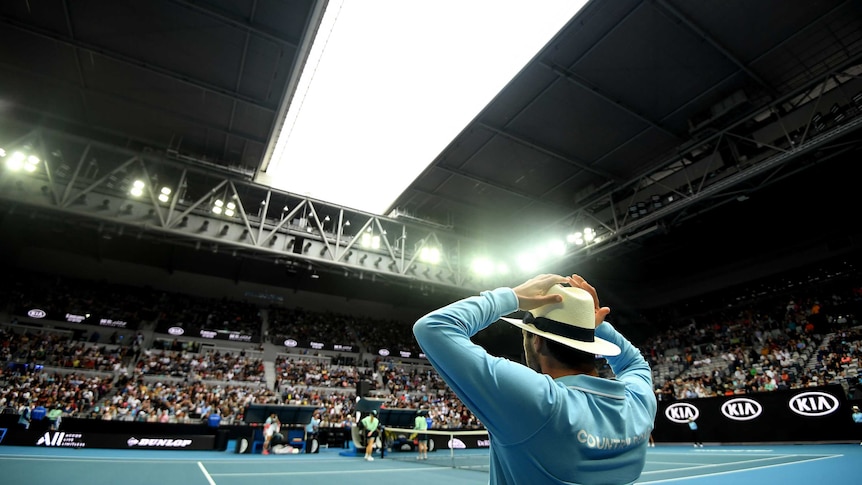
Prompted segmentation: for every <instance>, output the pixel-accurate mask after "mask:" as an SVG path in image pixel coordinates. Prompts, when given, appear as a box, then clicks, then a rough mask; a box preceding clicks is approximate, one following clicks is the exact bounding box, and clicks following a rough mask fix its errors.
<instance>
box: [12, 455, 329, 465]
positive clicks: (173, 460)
mask: <svg viewBox="0 0 862 485" xmlns="http://www.w3.org/2000/svg"><path fill="white" fill-rule="evenodd" d="M4 458H9V459H14V460H32V461H83V462H100V461H110V462H112V463H135V462H140V461H146V462H149V463H177V462H198V461H205V462H207V463H232V462H243V463H288V462H287V461H284V462H282V461H275V460H273V461H270V460H268V459H266V458H257V457H254V456H248V457H244V458H239V457H238V458H204V459H200V458H146V457H144V458H119V457H104V458H97V457H91V458H81V457H76V456H63V455H60V456H33V455H0V460H3V459H4ZM312 461H313V462H324V461H326V462H328V461H333V459H332V458H305V457H303V458H302V460H301V461H300V462H299V463H308V462H312Z"/></svg>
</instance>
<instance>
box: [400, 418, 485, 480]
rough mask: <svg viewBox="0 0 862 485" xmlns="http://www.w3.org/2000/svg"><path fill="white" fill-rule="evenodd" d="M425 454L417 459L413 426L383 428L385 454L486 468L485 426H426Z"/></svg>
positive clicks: (466, 467)
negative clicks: (483, 428) (437, 427)
mask: <svg viewBox="0 0 862 485" xmlns="http://www.w3.org/2000/svg"><path fill="white" fill-rule="evenodd" d="M423 433H424V434H425V435H427V437H428V454H427V455H428V458H427V459H425V460H419V459H418V457H419V451H418V444H419V442H418V435H417V431H416V430H414V429H407V428H392V427H386V428H384V433H383V434H384V439H385V455H384V456H385V458H388V459H392V460H404V461H412V462H416V463H421V464H423V465H436V466H445V467H451V468H462V469H470V470H478V471H485V472H487V471H488V470H489V469H490V462H489V457H488V451H489V446H490V437H489V436H488V431H487V430H431V429H429V430H426V431H423Z"/></svg>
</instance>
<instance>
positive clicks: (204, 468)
mask: <svg viewBox="0 0 862 485" xmlns="http://www.w3.org/2000/svg"><path fill="white" fill-rule="evenodd" d="M198 468H200V469H201V471H202V472H203V473H204V476H205V477H207V481H208V482H210V485H216V482H215V480H213V477H211V476H210V474H209V472H208V471H207V469H206V467H204V464H203V463H201V462H198Z"/></svg>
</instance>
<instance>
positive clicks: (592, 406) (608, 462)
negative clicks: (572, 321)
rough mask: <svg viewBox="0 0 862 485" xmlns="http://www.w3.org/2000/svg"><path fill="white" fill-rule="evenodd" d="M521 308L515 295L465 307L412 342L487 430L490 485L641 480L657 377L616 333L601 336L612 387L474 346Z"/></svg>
mask: <svg viewBox="0 0 862 485" xmlns="http://www.w3.org/2000/svg"><path fill="white" fill-rule="evenodd" d="M517 309H518V299H517V297H516V296H515V292H514V291H513V290H512V289H511V288H497V289H495V290H491V291H485V292H482V293H481V294H480V295H479V296H473V297H469V298H465V299H463V300H460V301H458V302H455V303H452V304H450V305H448V306H446V307H443V308H441V309H439V310H436V311H433V312H431V313H429V314H427V315H425V316H424V317H422V318H420V319H419V320H418V321H417V322H416V323H415V324H414V326H413V333H414V335H415V336H416V340H417V341H418V342H419V345H420V347H421V348H422V350H423V351H424V352H425V355H426V356H427V357H428V360H429V361H430V362H431V364H432V365H433V366H434V368H435V369H436V370H437V372H438V373H439V374H440V375H441V377H442V378H443V380H445V381H446V383H447V384H448V385H449V387H451V388H452V390H453V391H454V392H455V393H456V394H457V395H458V397H459V398H460V399H461V400H462V401H463V402H464V404H465V405H466V406H467V407H468V408H469V409H470V411H472V412H473V414H475V415H476V417H477V418H479V420H480V421H481V422H482V424H484V425H485V427H486V428H487V429H488V433H489V435H490V441H491V449H490V466H491V470H490V483H491V484H492V485H497V484H508V485H524V484H529V485H536V484H546V483H549V484H583V485H596V484H626V483H632V482H634V481H635V480H636V479H637V478H638V477H639V476H640V474H641V471H642V470H643V467H644V462H645V458H646V450H647V443H648V442H649V435H650V433H651V432H652V429H653V423H654V422H655V414H656V409H657V404H656V399H655V394H654V393H653V386H652V372H651V370H650V367H649V364H647V362H646V361H645V360H644V358H643V356H641V353H640V351H639V350H638V349H637V348H636V347H634V346H633V345H632V344H631V343H630V342H629V341H628V340H627V339H626V338H625V337H623V336H622V335H620V334H619V333H618V332H617V331H616V330H615V329H614V328H613V326H611V324H609V323H607V322H604V323H602V324H601V325H600V326H599V327H597V328H596V336H598V337H601V338H603V339H605V340H609V341H611V342H613V343H615V344H617V345H618V346H619V347H620V349H621V353H620V354H619V355H618V356H615V357H605V358H606V359H607V361H608V364H610V366H611V369H612V370H613V371H614V374H615V375H616V379H613V380H611V379H604V378H600V377H593V376H589V375H583V374H581V375H570V376H564V377H560V378H558V379H553V378H551V377H550V376H549V375H547V374H540V373H537V372H535V371H533V370H532V369H530V368H528V367H526V366H524V365H521V364H519V363H516V362H512V361H510V360H508V359H504V358H500V357H495V356H492V355H490V354H488V353H487V352H486V351H485V349H483V348H482V347H481V346H479V345H476V344H474V343H473V342H472V341H471V340H470V337H471V336H473V335H475V334H476V333H478V332H479V331H480V330H482V329H484V328H486V327H488V326H489V325H491V324H492V323H494V322H496V321H497V320H499V318H500V317H501V316H504V315H508V314H510V313H513V312H515V311H516V310H517Z"/></svg>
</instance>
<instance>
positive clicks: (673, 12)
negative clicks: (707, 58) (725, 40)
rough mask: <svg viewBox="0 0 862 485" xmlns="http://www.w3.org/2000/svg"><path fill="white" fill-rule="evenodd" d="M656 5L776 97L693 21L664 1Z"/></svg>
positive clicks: (772, 90) (773, 91)
mask: <svg viewBox="0 0 862 485" xmlns="http://www.w3.org/2000/svg"><path fill="white" fill-rule="evenodd" d="M656 3H658V4H659V5H661V6H662V7H663V8H664V9H665V10H667V11H668V12H670V14H671V15H673V16H674V18H676V19H677V20H679V21H680V22H682V23H683V24H685V26H686V27H688V28H689V29H691V31H692V32H694V33H695V34H697V35H698V36H699V37H700V38H701V39H703V40H705V41H706V42H707V43H708V44H709V45H711V46H712V47H713V48H714V49H715V50H717V51H718V52H719V53H721V55H723V56H724V57H725V58H727V59H728V60H729V61H730V62H732V63H734V64H735V65H736V66H737V67H738V68H739V69H741V70H742V71H743V72H744V73H745V74H746V75H748V77H750V78H751V79H753V80H754V81H756V82H757V83H758V84H760V85H761V86H763V87H764V88H766V89H767V90H768V91H769V92H770V94H772V96H777V95H778V91H777V90H776V89H775V87H773V86H772V85H771V84H769V83H768V82H766V80H764V79H763V78H762V77H760V76H759V75H758V74H757V73H756V72H754V71H752V70H751V69H750V68H749V67H748V66H747V65H746V64H745V63H744V62H742V61H740V60H739V58H738V57H736V56H735V55H733V53H731V52H730V51H729V50H727V49H726V48H725V47H724V46H722V45H721V44H720V43H719V42H718V41H717V40H715V38H714V37H713V36H711V35H709V34H708V33H707V32H706V31H705V30H703V29H702V28H700V26H699V25H697V24H696V23H694V21H692V20H691V19H689V18H688V17H686V16H685V14H683V13H682V12H680V11H679V10H677V9H676V7H674V6H673V5H671V4H669V3H668V2H667V1H665V0H656Z"/></svg>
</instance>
